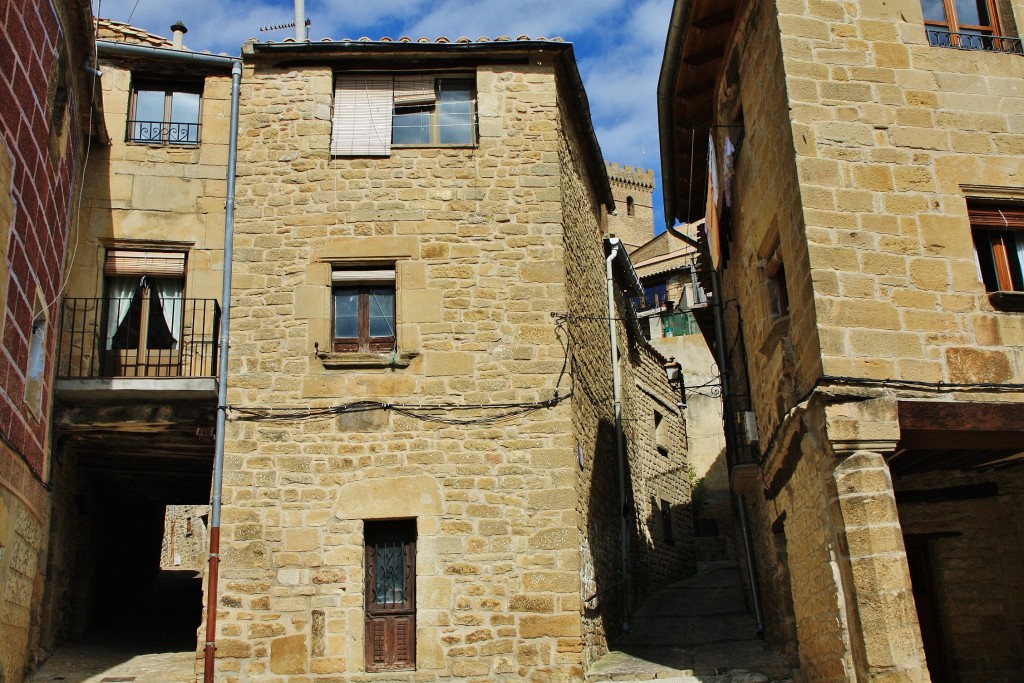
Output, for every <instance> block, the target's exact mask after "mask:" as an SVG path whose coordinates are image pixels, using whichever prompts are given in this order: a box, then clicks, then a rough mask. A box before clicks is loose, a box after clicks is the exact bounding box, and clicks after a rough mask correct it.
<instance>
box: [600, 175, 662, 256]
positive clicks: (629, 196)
mask: <svg viewBox="0 0 1024 683" xmlns="http://www.w3.org/2000/svg"><path fill="white" fill-rule="evenodd" d="M608 178H609V180H611V186H612V195H613V196H614V197H615V207H616V211H615V213H616V215H614V216H608V223H607V231H608V236H609V237H618V238H620V239H621V240H622V241H623V242H625V243H626V247H627V249H628V250H629V251H633V250H635V249H636V248H637V247H639V246H640V245H642V244H646V243H647V242H649V241H650V240H652V239H654V208H653V207H654V202H653V199H652V196H653V193H654V171H651V170H644V169H641V168H633V167H632V166H620V165H619V164H617V163H610V164H608Z"/></svg>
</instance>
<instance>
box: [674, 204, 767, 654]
mask: <svg viewBox="0 0 1024 683" xmlns="http://www.w3.org/2000/svg"><path fill="white" fill-rule="evenodd" d="M671 223H672V219H670V218H669V219H666V221H665V227H666V228H667V229H668V232H669V234H671V235H672V236H673V237H675V238H677V239H680V240H682V241H683V242H685V243H686V244H688V245H690V246H691V247H693V248H694V249H697V250H698V251H702V250H703V248H702V247H701V244H700V242H698V241H697V240H695V239H693V238H692V237H690V236H689V235H685V234H683V233H681V232H679V231H678V230H676V228H675V226H673V225H670V224H671ZM709 261H710V259H709ZM721 291H722V283H721V282H720V281H719V279H718V271H717V270H715V269H714V268H712V269H711V296H712V298H713V299H714V305H713V306H712V307H711V311H712V315H713V316H714V320H715V346H717V347H718V349H717V350H718V354H717V355H718V358H717V359H716V360H717V361H718V378H719V382H720V383H721V385H722V401H723V408H724V407H725V405H724V402H725V400H726V399H727V398H728V396H729V365H728V362H729V356H728V352H727V351H726V348H725V323H724V321H723V317H724V313H723V302H722V297H721V294H720V293H721ZM722 415H723V417H724V420H725V423H726V428H725V458H726V461H727V462H728V464H729V470H730V471H732V467H733V465H735V464H736V448H735V445H734V443H733V438H734V436H733V435H734V434H735V432H734V430H733V429H732V426H733V419H734V418H733V416H732V414H731V412H730V411H729V410H723V411H722ZM729 491H730V493H731V494H732V496H733V497H734V498H735V501H736V509H737V510H738V511H739V517H740V520H739V521H740V530H741V532H742V534H743V554H744V555H745V556H746V558H747V561H746V565H747V578H748V579H749V581H750V597H751V601H752V602H753V603H754V618H755V619H756V620H757V635H758V636H760V637H764V614H763V613H762V610H761V593H760V591H759V590H758V588H757V575H756V568H755V567H754V544H753V541H752V540H751V537H750V522H749V520H748V519H747V501H746V497H745V496H743V495H741V494H739V493H736V492H735V491H733V490H732V486H731V485H730V486H729Z"/></svg>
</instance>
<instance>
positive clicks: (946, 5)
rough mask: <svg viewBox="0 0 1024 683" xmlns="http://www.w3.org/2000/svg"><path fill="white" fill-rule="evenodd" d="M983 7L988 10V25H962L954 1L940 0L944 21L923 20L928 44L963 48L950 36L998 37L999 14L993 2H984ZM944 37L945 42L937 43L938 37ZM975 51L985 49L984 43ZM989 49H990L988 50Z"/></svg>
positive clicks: (985, 0)
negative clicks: (944, 14) (963, 34)
mask: <svg viewBox="0 0 1024 683" xmlns="http://www.w3.org/2000/svg"><path fill="white" fill-rule="evenodd" d="M984 2H985V6H986V7H987V8H988V16H989V23H988V24H962V23H960V21H959V18H958V16H957V11H956V0H942V4H943V9H944V10H945V13H946V21H938V20H936V19H927V18H925V19H924V27H925V34H926V36H927V38H928V42H929V44H931V45H936V46H940V47H965V46H964V45H963V44H962V43H960V41H959V39H957V40H956V41H954V40H953V39H952V38H951V37H950V34H956V35H959V34H961V33H969V34H971V35H978V36H980V37H987V36H998V35H999V12H998V11H997V9H996V3H995V0H984ZM921 10H922V13H923V11H924V0H922V5H921ZM943 35H945V36H946V42H939V41H940V37H941V36H943ZM976 49H986V48H985V47H984V43H982V44H980V45H979V46H978V48H976ZM989 49H991V48H989Z"/></svg>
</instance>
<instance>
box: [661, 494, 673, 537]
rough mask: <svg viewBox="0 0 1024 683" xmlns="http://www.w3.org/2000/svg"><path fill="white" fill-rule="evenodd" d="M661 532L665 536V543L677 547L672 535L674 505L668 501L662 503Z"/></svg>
mask: <svg viewBox="0 0 1024 683" xmlns="http://www.w3.org/2000/svg"><path fill="white" fill-rule="evenodd" d="M661 530H662V533H663V534H664V535H665V543H666V544H667V545H675V544H676V539H675V536H674V535H673V534H672V503H670V502H668V501H667V500H662V501H661Z"/></svg>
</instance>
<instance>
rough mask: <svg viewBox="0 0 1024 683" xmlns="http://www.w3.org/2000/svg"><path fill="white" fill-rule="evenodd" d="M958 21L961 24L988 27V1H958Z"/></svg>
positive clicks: (989, 22)
mask: <svg viewBox="0 0 1024 683" xmlns="http://www.w3.org/2000/svg"><path fill="white" fill-rule="evenodd" d="M956 20H957V23H960V24H970V25H973V26H988V25H989V24H991V23H992V22H991V21H990V20H989V16H988V0H956Z"/></svg>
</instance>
